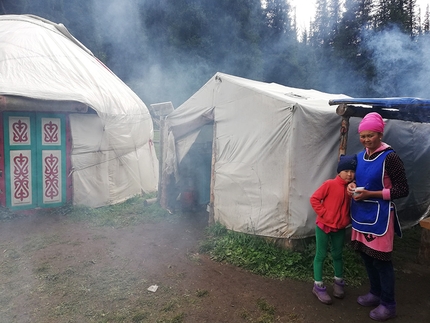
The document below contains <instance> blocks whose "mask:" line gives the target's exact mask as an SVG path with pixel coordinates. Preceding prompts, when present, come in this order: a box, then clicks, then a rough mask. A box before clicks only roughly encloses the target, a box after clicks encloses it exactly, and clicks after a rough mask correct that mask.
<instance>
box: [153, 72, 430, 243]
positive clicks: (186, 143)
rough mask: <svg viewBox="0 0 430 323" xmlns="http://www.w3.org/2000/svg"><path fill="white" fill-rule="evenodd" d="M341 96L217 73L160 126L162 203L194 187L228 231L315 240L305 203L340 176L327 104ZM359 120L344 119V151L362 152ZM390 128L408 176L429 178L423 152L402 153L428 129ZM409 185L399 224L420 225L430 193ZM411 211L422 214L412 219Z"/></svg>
mask: <svg viewBox="0 0 430 323" xmlns="http://www.w3.org/2000/svg"><path fill="white" fill-rule="evenodd" d="M347 98H348V97H347V96H345V95H341V94H337V95H336V94H328V93H322V92H319V91H315V90H304V89H297V88H291V87H286V86H281V85H279V84H273V83H271V84H268V83H263V82H258V81H253V80H248V79H244V78H240V77H235V76H232V75H227V74H223V73H217V74H216V75H214V76H213V77H212V78H211V79H210V80H209V81H208V82H207V83H206V84H205V85H204V86H203V87H202V88H200V89H199V90H198V91H197V92H196V93H195V94H194V95H193V96H191V97H190V98H189V99H188V100H187V101H186V102H185V103H183V104H182V105H181V106H179V107H178V108H177V109H176V110H175V111H173V112H172V113H170V114H169V115H168V116H167V118H166V127H167V129H166V136H167V142H166V146H167V148H166V152H165V153H164V156H163V162H162V172H161V174H162V184H161V186H162V187H161V188H160V192H159V194H160V195H161V200H162V202H164V204H165V205H166V207H171V206H172V203H173V202H172V201H174V200H175V199H179V200H180V194H181V193H183V192H184V191H185V192H187V191H188V190H189V189H190V187H192V191H194V192H195V194H196V196H197V197H196V200H197V203H198V204H200V205H202V204H204V203H207V204H208V210H209V211H210V212H211V218H212V220H213V221H218V222H220V223H221V224H223V225H225V226H226V227H227V228H228V229H231V230H234V231H239V232H245V233H252V234H256V235H261V236H267V237H273V238H287V239H299V238H304V237H308V236H311V235H313V234H314V227H315V217H316V216H315V214H314V212H313V210H312V208H311V206H310V203H309V198H310V195H311V194H312V193H313V192H314V191H315V189H316V188H318V186H319V185H321V183H322V182H323V181H325V180H326V179H328V178H332V177H334V176H335V175H336V165H337V159H338V152H339V143H340V134H339V131H340V126H341V118H340V117H339V116H338V115H337V114H336V111H335V110H336V109H335V108H334V107H332V106H330V105H329V104H328V103H329V100H333V99H347ZM359 121H360V119H359V118H351V120H350V139H349V142H348V153H354V152H358V151H359V150H361V149H362V146H361V144H360V143H359V140H358V135H357V133H356V131H357V130H356V129H357V126H358V122H359ZM386 129H387V131H386V139H387V141H388V142H389V143H390V144H392V145H393V146H394V147H396V149H397V150H398V152H399V153H400V154H401V155H402V157H403V158H405V159H406V161H407V171H408V174H411V173H413V172H411V171H412V169H413V168H414V167H415V165H414V167H412V165H413V164H414V163H415V161H418V160H419V162H420V165H419V167H420V171H423V173H422V174H423V176H424V177H425V178H430V173H429V171H428V170H427V169H426V164H425V163H424V160H429V159H428V158H429V157H430V156H429V152H430V149H428V148H429V147H428V144H427V143H425V144H424V145H425V146H426V147H424V150H422V151H420V154H419V156H417V154H416V153H415V152H413V151H407V149H405V148H404V147H405V145H406V144H408V145H409V144H410V143H411V142H413V141H414V140H417V139H419V136H422V135H424V134H425V133H426V132H427V133H428V131H429V130H430V129H429V127H428V124H419V123H416V124H411V123H405V122H401V121H393V120H389V121H387V128H386ZM394 129H395V131H393V130H394ZM398 132H400V133H401V135H402V136H401V137H399V136H397V135H396V134H397V133H398ZM416 136H418V137H416ZM397 147H398V148H397ZM414 148H415V147H414ZM408 149H410V148H408ZM426 158H427V159H426ZM411 179H413V193H412V194H411V195H410V197H409V198H408V199H404V200H402V201H400V205H399V207H400V210H401V212H402V214H403V219H404V220H405V221H408V222H410V221H415V223H416V221H418V219H419V218H420V217H421V216H422V215H423V212H421V211H423V208H426V206H428V201H429V196H428V193H427V192H430V189H429V184H428V183H422V182H421V183H416V181H417V178H416V177H412V178H411ZM417 204H420V205H421V207H420V210H419V211H420V212H421V213H420V212H415V213H414V214H409V213H408V212H407V209H408V208H409V207H410V206H411V205H417ZM405 210H406V212H405Z"/></svg>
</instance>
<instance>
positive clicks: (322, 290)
mask: <svg viewBox="0 0 430 323" xmlns="http://www.w3.org/2000/svg"><path fill="white" fill-rule="evenodd" d="M312 293H313V294H314V295H315V296H316V297H317V298H318V299H319V300H320V302H322V303H324V304H327V305H330V304H331V303H332V302H333V301H332V299H331V297H330V295H329V294H327V288H326V287H325V286H318V285H317V284H314V288H313V289H312Z"/></svg>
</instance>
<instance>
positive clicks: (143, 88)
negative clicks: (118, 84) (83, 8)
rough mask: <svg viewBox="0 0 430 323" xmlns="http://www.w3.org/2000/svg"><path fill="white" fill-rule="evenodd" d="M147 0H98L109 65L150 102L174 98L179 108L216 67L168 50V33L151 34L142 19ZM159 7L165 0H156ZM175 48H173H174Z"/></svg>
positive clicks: (96, 7)
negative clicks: (166, 34) (156, 36)
mask: <svg viewBox="0 0 430 323" xmlns="http://www.w3.org/2000/svg"><path fill="white" fill-rule="evenodd" d="M151 2H153V0H146V1H115V0H107V1H106V0H94V8H93V10H94V12H93V18H94V20H95V21H96V26H97V29H98V31H99V33H100V35H101V39H102V41H103V48H104V49H105V50H107V51H108V52H107V53H106V54H107V56H108V57H109V60H108V62H107V65H108V67H109V68H110V69H112V71H113V72H114V73H115V74H116V75H118V77H120V78H121V79H122V80H123V81H125V82H126V83H127V85H128V86H129V87H130V88H131V89H132V90H133V91H134V92H135V93H136V94H137V95H138V96H139V97H140V98H141V99H142V100H143V101H144V102H145V104H146V105H149V104H153V103H159V102H165V101H171V102H172V103H173V105H174V107H175V108H176V107H177V106H179V105H180V104H181V103H183V102H184V101H185V100H186V99H188V97H189V96H190V95H191V94H192V93H194V92H195V91H196V90H197V89H198V88H199V87H200V86H202V84H204V82H206V81H207V80H208V79H209V78H210V77H211V76H212V75H213V74H215V72H216V70H214V69H213V68H210V67H209V66H208V64H207V62H206V61H205V60H204V59H203V58H201V57H199V56H195V55H186V54H184V53H182V52H180V51H177V50H174V51H173V52H172V51H169V52H166V51H165V49H166V48H167V47H166V46H158V45H159V44H160V43H164V44H165V42H166V41H167V40H166V39H163V37H166V36H165V35H162V34H161V31H160V34H159V37H158V39H156V40H154V39H153V38H150V37H148V33H151V35H152V34H153V31H150V32H149V31H148V30H147V28H146V27H145V23H144V21H142V10H144V7H145V4H150V3H151ZM156 3H157V5H158V6H161V5H162V3H163V2H162V1H156ZM171 49H172V48H171Z"/></svg>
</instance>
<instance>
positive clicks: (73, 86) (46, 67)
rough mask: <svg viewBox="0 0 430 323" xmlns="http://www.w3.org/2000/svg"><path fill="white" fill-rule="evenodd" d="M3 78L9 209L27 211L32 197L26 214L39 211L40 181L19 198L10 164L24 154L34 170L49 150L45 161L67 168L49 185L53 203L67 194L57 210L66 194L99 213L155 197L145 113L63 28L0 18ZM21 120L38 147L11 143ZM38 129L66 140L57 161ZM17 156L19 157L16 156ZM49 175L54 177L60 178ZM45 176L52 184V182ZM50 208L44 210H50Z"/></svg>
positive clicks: (25, 18)
mask: <svg viewBox="0 0 430 323" xmlns="http://www.w3.org/2000/svg"><path fill="white" fill-rule="evenodd" d="M0 75H1V77H0V102H1V105H0V112H1V113H2V118H3V123H2V129H3V130H2V131H3V133H4V136H2V137H4V142H3V144H4V150H5V159H6V161H5V162H4V164H2V167H3V168H4V169H2V171H5V172H6V173H7V174H6V175H8V170H9V175H8V176H9V177H8V176H6V179H5V181H4V182H3V183H2V185H3V186H5V187H6V190H7V192H8V193H6V195H8V196H7V197H6V198H4V201H5V202H4V203H5V204H6V206H12V207H13V206H16V207H20V206H21V207H24V208H25V207H26V206H25V202H26V201H23V198H22V196H24V195H25V196H29V198H28V199H27V208H28V205H30V206H33V207H37V206H38V205H37V203H35V200H36V199H37V196H38V195H37V194H36V193H34V191H35V190H39V191H40V190H42V191H43V193H46V192H48V188H47V186H46V185H45V186H43V185H44V184H43V185H42V184H41V188H38V187H37V184H38V182H43V180H41V178H42V177H38V176H39V175H34V176H36V177H32V176H33V174H32V175H31V176H30V177H29V178H32V181H31V182H30V181H29V180H28V181H27V182H26V183H21V186H20V187H21V190H20V191H19V192H18V191H14V190H15V189H17V184H16V182H14V180H17V178H15V177H14V175H13V171H16V170H17V169H18V167H19V166H20V165H18V164H13V162H14V161H15V159H14V158H13V157H14V156H16V155H17V154H20V155H19V156H21V157H25V158H27V159H28V160H30V161H31V162H33V161H35V160H36V159H37V160H39V155H42V154H46V153H44V152H43V151H44V150H43V149H44V147H45V148H46V147H48V148H49V147H51V148H49V149H48V154H50V152H54V153H53V154H51V155H50V156H54V157H55V159H56V160H57V161H58V160H59V161H60V163H59V164H60V165H62V168H60V169H59V170H61V172H62V174H63V175H64V177H61V176H60V177H58V178H56V179H55V181H52V180H51V182H50V184H49V185H50V186H49V192H50V194H51V195H53V194H54V193H53V192H56V194H57V195H58V192H57V191H58V190H60V191H62V192H61V193H62V194H60V195H61V196H62V198H61V201H60V203H59V204H61V203H62V202H64V198H65V196H66V191H67V194H69V196H70V199H71V201H69V202H73V203H74V204H77V205H87V206H92V207H97V206H102V205H108V204H115V203H118V202H121V201H124V200H125V199H127V198H130V197H132V196H134V195H136V194H141V193H142V192H153V191H156V190H157V185H158V160H157V157H156V155H155V151H154V147H153V143H152V139H153V124H152V119H151V116H150V114H149V112H148V109H147V107H146V106H145V104H144V103H143V102H142V101H141V99H139V97H138V96H137V95H136V94H135V93H134V92H133V91H132V90H131V89H130V88H129V87H128V86H127V85H126V84H125V83H123V82H122V81H121V80H120V79H119V78H118V77H117V76H116V75H114V74H113V73H112V72H111V71H110V70H109V69H108V68H107V67H106V66H105V65H104V64H102V63H101V62H100V61H99V60H98V59H97V58H96V57H95V56H94V55H93V54H92V53H91V52H90V51H89V50H88V49H87V48H86V47H84V46H83V45H82V44H81V43H80V42H79V41H78V40H77V39H75V38H74V37H73V36H72V35H71V34H70V33H69V32H68V31H67V29H66V28H65V27H64V26H63V25H62V24H56V23H53V22H50V21H48V20H45V19H43V18H40V17H37V16H32V15H3V16H0ZM57 118H58V120H59V121H58V123H55V122H56V120H57ZM17 120H18V121H19V124H20V125H24V126H25V127H26V129H29V136H30V135H31V136H34V140H33V139H32V141H30V139H29V140H28V142H24V141H23V140H21V142H18V143H17V142H13V141H12V138H15V137H17V136H16V135H17V133H14V131H15V130H16V129H17V128H14V125H16V124H18V123H17V122H16V121H17ZM26 122H28V124H27V123H26ZM43 122H47V124H43ZM39 123H40V125H39ZM41 125H42V126H41ZM9 126H10V128H9V129H8V127H9ZM47 126H50V128H49V127H47ZM30 129H31V131H30ZM38 129H42V130H46V129H51V130H52V129H56V130H58V129H61V131H62V132H59V133H60V134H61V133H62V134H63V135H64V137H62V138H61V139H58V142H57V144H58V147H60V148H58V149H59V150H60V151H62V153H58V154H57V155H56V153H55V151H56V150H55V149H57V148H56V147H57V146H55V145H54V144H53V143H52V142H48V143H43V140H39V139H40V138H42V139H43V138H45V137H43V136H42V137H41V134H38V132H37V130H38ZM32 131H35V132H34V133H33V132H32ZM41 133H42V132H41ZM19 135H20V136H21V134H19ZM45 135H46V134H45ZM22 138H26V134H25V136H24V135H22ZM22 138H21V139H22ZM50 138H51V139H52V138H54V136H51V137H50ZM55 138H57V137H55ZM39 146H40V147H39ZM20 147H21V148H20ZM61 147H62V148H61ZM17 149H21V150H19V151H18V152H16V151H17ZM27 153H28V154H29V155H28V156H27V155H26V154H27ZM44 160H45V159H43V161H44ZM46 160H48V159H46ZM38 163H39V161H35V164H31V165H32V168H31V169H30V168H28V169H26V170H25V171H26V172H27V171H28V172H30V171H32V172H33V173H37V172H41V169H42V166H40V164H38ZM45 166H46V165H45ZM50 166H52V165H50ZM8 167H9V168H8ZM57 170H58V169H57ZM42 172H43V171H42ZM49 175H50V176H54V175H55V172H53V171H52V172H51V173H50V174H49ZM41 176H44V178H45V179H46V178H48V176H47V174H42V175H41ZM58 183H59V184H58ZM66 183H67V187H66ZM24 184H25V185H24ZM26 185H27V186H26ZM28 186H29V187H28ZM53 186H56V187H53ZM69 190H71V192H69ZM29 191H30V192H29ZM17 193H19V194H17ZM38 194H39V195H40V192H39V193H38ZM42 195H43V194H42ZM16 196H21V199H16ZM32 196H33V199H32V198H31V197H32ZM14 199H15V200H16V201H15V200H14ZM14 201H15V202H16V204H13V202H14ZM29 201H30V202H29ZM48 202H49V201H48ZM48 202H47V204H46V203H45V204H44V205H43V206H48V205H49V203H48ZM57 202H58V201H57ZM11 203H12V204H11ZM20 203H21V204H20ZM28 203H30V204H28ZM41 203H42V202H41ZM42 204H43V203H42ZM57 204H58V203H57ZM57 204H55V205H57ZM39 206H40V205H39Z"/></svg>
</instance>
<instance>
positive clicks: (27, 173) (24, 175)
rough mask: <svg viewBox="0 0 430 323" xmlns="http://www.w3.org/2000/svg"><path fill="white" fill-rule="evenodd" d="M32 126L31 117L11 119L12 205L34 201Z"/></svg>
mask: <svg viewBox="0 0 430 323" xmlns="http://www.w3.org/2000/svg"><path fill="white" fill-rule="evenodd" d="M30 131H31V124H30V118H29V117H9V145H10V147H11V148H12V147H14V148H16V149H18V150H11V151H10V176H11V202H12V203H11V204H12V206H17V205H30V204H32V203H33V200H32V177H31V172H32V163H31V155H32V153H31V149H22V150H21V149H19V147H20V146H22V147H23V148H24V147H29V146H30V147H31V132H30Z"/></svg>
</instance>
